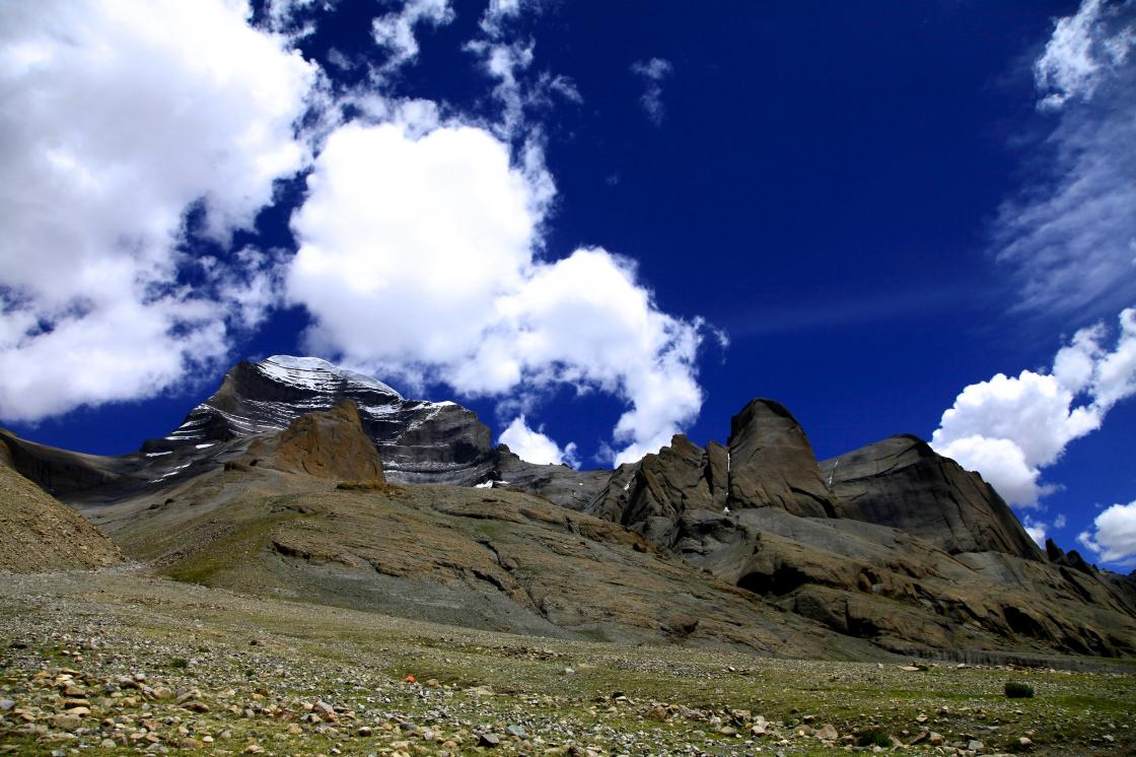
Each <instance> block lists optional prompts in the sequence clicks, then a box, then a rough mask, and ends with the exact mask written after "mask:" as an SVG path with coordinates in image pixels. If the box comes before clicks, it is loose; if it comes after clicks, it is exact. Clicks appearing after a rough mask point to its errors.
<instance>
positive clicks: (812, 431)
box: [0, 0, 1136, 566]
mask: <svg viewBox="0 0 1136 757" xmlns="http://www.w3.org/2000/svg"><path fill="white" fill-rule="evenodd" d="M214 6H216V7H214ZM250 10H251V13H250V12H249V11H250ZM166 11H167V13H166V15H162V14H161V13H158V12H157V11H154V10H150V11H147V10H146V9H145V8H141V7H140V8H139V9H137V10H135V11H131V12H129V13H125V14H123V13H122V12H121V11H120V12H118V14H117V15H116V13H115V12H110V11H107V10H106V9H105V8H103V7H101V6H100V5H99V4H98V3H93V2H92V3H86V2H82V3H71V4H66V3H59V4H52V3H45V4H42V5H40V4H36V5H35V6H34V7H32V6H26V7H25V8H16V9H13V8H11V7H9V8H6V9H5V10H4V13H5V14H7V15H8V16H9V18H6V19H4V20H5V21H6V22H7V23H4V24H0V26H3V27H4V28H5V29H6V31H5V32H0V40H2V42H3V44H4V54H3V56H2V57H0V72H2V73H3V76H4V78H5V82H6V85H7V86H9V87H10V91H13V92H15V93H16V95H15V96H14V97H13V99H12V107H11V108H9V107H6V108H5V111H6V113H5V115H4V117H3V121H2V122H0V128H2V129H3V130H4V133H5V134H7V135H8V138H6V139H5V140H4V141H5V142H6V143H7V145H8V147H6V148H4V149H5V152H6V153H7V151H8V150H9V149H11V150H12V151H13V154H15V151H16V150H19V154H20V155H23V156H32V157H29V158H27V159H26V160H23V161H15V162H14V163H13V165H12V166H10V167H9V168H8V169H6V173H5V174H4V175H3V177H2V178H3V180H4V183H5V184H6V185H7V186H8V188H7V189H6V190H5V191H4V193H3V194H2V195H0V203H2V204H0V218H3V219H5V220H4V224H5V226H6V227H8V228H11V229H14V230H15V232H16V233H14V234H12V235H11V238H10V239H9V241H8V242H7V243H6V244H5V246H4V247H3V248H0V259H3V260H5V261H6V262H5V263H4V265H3V267H2V268H0V305H3V308H2V311H3V312H2V315H3V318H4V319H5V321H4V323H3V327H4V328H3V330H2V331H0V350H2V357H0V361H2V362H0V365H2V367H3V373H4V374H5V375H7V376H9V379H8V380H7V381H6V382H3V383H5V385H4V386H2V387H0V419H3V421H4V422H5V424H6V425H7V426H8V427H10V428H12V429H14V430H15V431H16V432H17V433H20V434H22V435H24V436H27V437H29V438H32V439H36V440H39V441H43V442H47V443H50V444H56V445H59V446H63V447H67V448H72V449H81V450H85V451H91V452H100V453H118V452H124V451H128V450H131V449H135V448H136V447H137V446H138V444H139V443H140V441H141V440H142V439H144V438H147V437H151V436H158V435H162V434H163V433H164V432H165V431H167V430H168V429H169V428H171V427H173V426H176V425H177V424H178V423H179V422H180V420H181V417H182V416H183V415H184V413H185V412H187V411H188V409H189V408H190V407H191V406H192V405H193V404H195V403H196V402H197V401H199V400H200V399H202V398H203V397H205V396H207V395H208V394H210V393H211V392H212V391H213V390H214V388H215V387H216V384H217V383H218V381H219V378H220V375H221V373H223V370H224V368H225V367H226V366H227V365H229V364H230V363H232V362H235V361H236V360H237V359H239V358H241V357H259V356H264V355H269V354H273V353H291V354H306V353H316V354H320V355H321V356H323V357H327V358H330V359H335V360H340V361H342V362H345V363H348V364H351V365H352V366H354V367H358V368H362V369H366V370H370V371H372V372H374V373H376V374H378V375H379V377H380V378H383V379H384V380H386V381H388V382H389V383H392V384H394V385H396V386H398V387H400V388H402V389H403V390H404V392H405V393H408V394H414V395H419V394H420V395H422V396H426V397H429V398H431V399H441V398H455V399H458V400H459V401H461V402H463V404H466V405H467V406H470V407H472V408H474V409H475V410H477V411H478V413H479V414H480V415H481V417H482V418H483V419H484V420H485V421H486V422H487V423H489V424H490V425H492V426H493V427H494V431H495V433H497V434H499V433H501V432H502V431H505V430H506V429H507V428H509V427H510V426H512V428H513V432H514V433H513V434H512V435H507V436H506V439H507V440H512V441H514V446H517V444H519V443H521V442H524V441H526V440H527V441H528V442H533V443H536V444H537V446H536V447H534V449H536V450H541V451H547V450H550V449H551V450H553V451H554V453H555V454H558V455H560V456H561V457H563V458H565V459H568V458H571V459H574V460H578V461H579V462H580V464H582V465H583V466H585V467H596V466H603V465H610V464H611V462H612V459H613V456H615V457H616V458H617V459H632V458H634V457H637V456H638V454H640V453H641V452H643V451H647V450H650V449H654V448H657V445H658V443H659V440H660V439H665V438H669V434H670V433H671V432H672V431H674V430H683V431H685V432H686V433H688V435H689V436H690V437H691V438H692V439H694V440H695V441H696V442H699V443H703V442H705V441H707V440H710V439H724V437H725V436H726V434H727V433H728V428H729V418H730V416H731V415H732V414H733V413H734V412H736V411H737V410H738V409H740V407H741V406H742V405H743V404H744V403H745V402H746V401H748V400H749V399H750V398H752V397H754V396H767V397H773V398H776V399H778V400H780V401H782V402H784V403H785V404H786V405H787V406H788V407H789V408H790V409H791V410H792V411H793V412H794V413H795V414H796V415H797V417H798V419H799V420H800V421H801V422H802V424H803V425H804V427H805V429H806V430H807V432H808V433H809V436H810V439H811V440H812V442H813V445H814V447H815V449H816V451H817V453H818V456H820V457H826V456H831V455H835V454H838V453H840V452H844V451H847V450H850V449H852V448H855V447H857V446H860V445H862V444H865V443H868V442H871V441H875V440H877V439H880V438H883V437H885V436H888V435H891V434H894V433H901V432H908V433H915V434H918V435H920V436H922V437H924V438H927V439H930V438H931V437H932V434H933V433H934V432H935V431H936V430H937V429H940V433H939V434H938V435H937V437H936V442H935V444H936V447H937V448H939V449H940V450H941V451H944V452H945V453H948V454H951V455H952V456H954V457H957V458H958V459H960V461H962V462H963V463H964V464H968V467H973V468H978V469H979V470H981V471H982V472H983V473H984V474H985V475H986V476H987V478H988V479H990V480H992V481H995V482H996V483H998V484H999V486H1000V488H1001V489H1002V490H1003V491H1004V492H1011V493H1012V496H1011V495H1008V497H1009V498H1011V499H1014V500H1015V501H1016V502H1017V503H1018V504H1019V505H1020V507H1019V510H1018V511H1019V513H1020V514H1021V515H1022V516H1023V517H1024V518H1025V519H1026V520H1027V524H1028V525H1030V526H1031V528H1033V529H1034V530H1035V531H1036V532H1037V533H1039V534H1040V533H1041V532H1042V531H1044V532H1045V533H1047V534H1049V535H1051V536H1053V537H1054V538H1055V539H1056V540H1057V541H1058V542H1059V543H1060V544H1062V545H1063V546H1065V547H1066V548H1070V547H1075V546H1076V547H1077V548H1079V549H1081V550H1082V551H1086V552H1087V554H1088V556H1089V557H1092V558H1097V559H1101V560H1105V561H1107V562H1108V563H1109V564H1112V565H1115V566H1123V565H1126V564H1128V563H1130V562H1131V560H1132V559H1133V558H1134V556H1136V466H1133V465H1132V450H1133V442H1134V441H1136V401H1134V400H1132V399H1131V398H1130V397H1129V395H1130V394H1132V392H1133V391H1136V378H1134V376H1136V357H1134V355H1136V331H1132V332H1131V333H1127V336H1125V335H1122V334H1121V331H1122V325H1121V323H1122V321H1121V320H1120V319H1121V317H1122V316H1121V313H1122V311H1123V310H1124V309H1125V308H1128V307H1133V306H1136V271H1134V270H1133V259H1134V258H1136V252H1134V250H1136V241H1134V240H1136V164H1134V161H1136V158H1133V156H1132V154H1131V153H1132V152H1133V151H1132V150H1131V148H1130V145H1131V144H1132V141H1131V138H1133V137H1136V126H1133V124H1134V123H1136V116H1134V114H1136V95H1134V94H1133V93H1136V86H1133V85H1134V84H1136V76H1134V71H1136V49H1133V47H1134V45H1136V42H1134V41H1133V40H1136V3H1133V2H1132V1H1131V0H1129V1H1128V2H1117V1H1116V0H1113V2H1102V1H1095V0H1087V1H1086V2H1084V3H1077V2H1002V3H993V4H989V3H987V4H980V3H970V2H957V1H951V2H947V1H945V0H944V1H943V2H922V3H911V2H899V1H896V2H881V3H873V4H870V5H869V4H834V3H821V2H772V3H749V4H727V3H721V4H708V5H703V6H700V7H699V8H698V9H697V10H691V7H690V6H689V5H687V4H680V3H647V2H626V3H559V2H552V1H551V0H548V1H545V2H539V1H536V0H522V1H521V2H519V3H513V2H508V1H507V0H494V2H492V3H491V4H489V5H486V4H485V3H483V2H452V3H448V2H446V1H445V0H409V2H386V3H380V2H374V1H373V0H367V1H365V2H364V1H362V0H359V1H355V2H352V1H351V0H339V1H338V2H334V3H331V2H321V1H320V0H314V1H311V0H309V1H308V2H303V1H302V0H301V1H299V2H295V1H293V2H274V3H269V4H261V3H256V4H254V7H252V8H251V9H250V8H249V7H248V6H244V5H242V3H240V2H221V0H217V2H212V1H211V2H207V3H202V4H200V5H199V6H197V7H196V10H193V11H187V10H186V9H181V10H178V11H176V12H175V11H172V10H170V9H166ZM186 13H189V14H190V15H189V16H187V17H185V18H175V16H176V15H177V14H186ZM148 14H149V15H152V16H153V18H149V17H147V16H148ZM173 28H177V29H179V30H180V32H179V33H178V34H173V33H171V31H170V30H171V29H173ZM100 31H101V32H103V33H104V34H103V37H104V38H106V39H109V40H110V41H111V42H112V43H113V44H112V47H113V48H114V50H115V51H116V52H115V54H114V55H112V56H110V60H109V62H108V60H107V59H106V57H105V56H104V57H101V58H100V57H99V55H98V54H97V53H95V52H91V53H89V54H88V53H87V52H85V47H86V46H89V47H90V48H91V50H95V49H96V48H97V46H96V45H95V42H94V41H93V40H87V39H85V38H84V35H88V36H90V37H92V38H94V37H97V36H98V32H100ZM68 32H70V33H71V34H72V39H74V38H76V37H75V35H78V39H79V42H78V44H77V45H72V46H70V47H67V46H63V45H62V43H60V42H59V40H60V39H63V38H64V37H66V34H67V33H68ZM182 38H184V40H188V41H189V42H187V43H186V45H182V44H181V42H180V41H179V40H180V39H182ZM190 43H193V45H195V46H193V47H192V50H193V52H192V54H191V53H190V52H188V48H189V47H190ZM115 56H117V58H116V57H115ZM132 56H135V57H132ZM194 60H197V61H201V60H204V61H207V62H209V64H210V66H212V70H211V71H210V70H203V67H202V66H200V65H197V64H195V63H194V62H193V61H194ZM139 61H146V64H145V65H139ZM205 68H206V69H208V68H209V67H208V66H207V67H205ZM145 69H152V71H149V72H148V71H147V70H145ZM217 72H222V73H221V74H218V73H217ZM151 73H152V74H153V75H152V76H151V75H150V74H151ZM76 81H77V82H78V83H76ZM37 93H38V94H37ZM43 93H48V94H49V95H57V97H50V96H44V95H43ZM89 98H91V99H89ZM104 103H108V105H107V106H106V107H107V110H106V112H105V113H104V112H103V111H101V110H100V108H101V107H102V105H103V104H104ZM111 106H113V108H112V107H111ZM128 118H129V121H127V120H126V119H128ZM115 119H122V121H121V122H119V121H116V120H115ZM108 135H117V136H116V137H115V138H111V136H108ZM1126 146H1127V149H1126ZM37 160H38V161H39V162H36V161H37ZM45 176H46V177H47V178H44V177H45ZM49 179H50V180H49ZM28 218H30V219H33V220H32V221H26V220H25V219H28ZM61 218H62V220H61ZM471 240H472V241H471ZM76 249H79V250H81V251H82V252H81V253H76V252H75V250H76ZM202 261H206V262H204V263H203V262H202ZM124 303H126V305H124ZM1132 318H1136V316H1130V317H1129V320H1130V321H1131V320H1132ZM1098 324H1099V325H1098ZM1094 328H1095V329H1096V330H1095V331H1093V330H1090V331H1086V329H1094ZM1133 328H1136V327H1133ZM1078 334H1080V336H1079V337H1078V336H1077V335H1078ZM1063 348H1064V349H1063ZM1059 355H1061V356H1062V357H1061V360H1060V361H1059V362H1060V369H1059V367H1058V366H1055V359H1057V357H1058V356H1059ZM1022 371H1028V372H1029V374H1027V375H1022V374H1021V372H1022ZM996 374H1005V375H1006V376H1009V377H1010V378H1009V379H1006V380H1005V381H1004V382H1002V383H999V382H997V381H994V380H992V379H993V377H995V376H996ZM968 387H969V389H968ZM964 389H967V391H966V392H964ZM44 397H50V398H51V399H50V400H48V399H43V398H44ZM952 408H953V410H954V414H953V416H952V417H951V418H950V419H944V418H943V416H944V412H945V411H948V410H949V409H952ZM522 417H523V421H522V422H521V423H518V419H521V418H522ZM518 434H520V435H518ZM542 435H543V436H542ZM545 437H547V438H545ZM569 444H572V445H574V446H573V447H572V448H569ZM534 454H539V453H535V452H534ZM621 455H622V457H620V456H621ZM1003 482H1004V483H1003ZM1126 503H1131V504H1126ZM1105 513H1107V517H1104V514H1105ZM1101 518H1103V520H1101ZM1082 534H1083V538H1081V539H1080V541H1078V536H1079V535H1082Z"/></svg>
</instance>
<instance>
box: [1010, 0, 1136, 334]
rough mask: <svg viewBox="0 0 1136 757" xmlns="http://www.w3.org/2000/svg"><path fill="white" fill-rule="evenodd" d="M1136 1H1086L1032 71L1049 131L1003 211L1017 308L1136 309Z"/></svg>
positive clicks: (1061, 24) (1079, 312)
mask: <svg viewBox="0 0 1136 757" xmlns="http://www.w3.org/2000/svg"><path fill="white" fill-rule="evenodd" d="M1134 47H1136V2H1133V0H1123V1H1122V2H1112V3H1106V2H1102V0H1085V2H1083V3H1082V5H1081V7H1080V10H1079V11H1078V12H1077V13H1076V14H1075V15H1073V16H1069V17H1066V18H1062V19H1059V20H1058V21H1057V23H1056V26H1055V28H1054V31H1053V34H1052V36H1051V38H1050V40H1049V42H1048V44H1047V45H1046V48H1045V52H1044V54H1043V55H1042V56H1041V57H1040V58H1039V59H1038V60H1037V62H1036V64H1035V66H1034V75H1035V80H1036V84H1037V90H1038V94H1039V103H1038V104H1039V108H1040V110H1041V111H1042V113H1043V114H1044V117H1045V118H1047V119H1052V120H1053V124H1054V125H1053V129H1052V131H1051V133H1050V134H1049V135H1048V138H1047V139H1046V140H1045V142H1044V143H1042V144H1040V145H1038V147H1037V150H1036V151H1035V152H1034V153H1032V155H1033V159H1032V161H1031V162H1030V163H1028V164H1027V169H1028V171H1027V175H1028V176H1029V177H1030V180H1029V181H1027V183H1026V184H1025V185H1024V186H1023V187H1022V190H1021V191H1020V192H1019V193H1018V194H1017V195H1016V196H1014V197H1012V198H1010V199H1009V200H1008V201H1007V202H1006V203H1004V205H1003V206H1002V208H1001V209H1000V211H999V214H998V219H997V222H996V224H995V228H994V253H995V255H996V257H997V259H998V260H999V261H1001V262H1002V263H1004V264H1005V265H1007V266H1010V267H1011V268H1012V269H1013V271H1014V272H1015V275H1016V278H1017V282H1018V286H1019V289H1020V303H1019V304H1020V306H1021V307H1023V308H1025V309H1029V310H1034V311H1038V312H1048V313H1052V312H1057V313H1063V314H1071V315H1073V316H1077V317H1085V316H1086V315H1087V316H1089V317H1095V316H1099V315H1101V314H1104V313H1108V312H1115V311H1116V310H1118V309H1120V308H1121V307H1124V306H1125V305H1128V304H1131V303H1132V302H1133V301H1134V300H1136V213H1133V212H1132V208H1134V207H1136V150H1133V149H1132V148H1131V145H1133V144H1136V97H1133V96H1132V92H1133V90H1134V89H1136V55H1134V54H1133V53H1132V51H1133V48H1134Z"/></svg>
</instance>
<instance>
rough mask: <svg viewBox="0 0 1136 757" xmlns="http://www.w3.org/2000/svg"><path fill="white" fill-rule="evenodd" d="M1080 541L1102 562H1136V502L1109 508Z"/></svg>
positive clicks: (1099, 516) (1097, 518) (1080, 536)
mask: <svg viewBox="0 0 1136 757" xmlns="http://www.w3.org/2000/svg"><path fill="white" fill-rule="evenodd" d="M1077 541H1078V542H1080V543H1081V545H1082V546H1084V547H1085V548H1086V549H1088V550H1090V551H1091V552H1093V553H1094V554H1095V555H1096V556H1097V557H1098V558H1099V559H1100V560H1101V561H1103V562H1109V563H1122V564H1129V565H1130V564H1132V563H1133V562H1134V561H1136V501H1133V502H1129V503H1128V504H1127V505H1113V506H1112V507H1109V508H1108V509H1106V510H1105V511H1104V512H1102V513H1101V514H1100V515H1098V516H1097V517H1096V519H1095V520H1093V524H1092V526H1091V527H1090V528H1089V529H1088V530H1087V531H1082V532H1081V534H1080V535H1079V536H1078V537H1077Z"/></svg>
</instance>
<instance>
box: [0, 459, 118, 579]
mask: <svg viewBox="0 0 1136 757" xmlns="http://www.w3.org/2000/svg"><path fill="white" fill-rule="evenodd" d="M0 448H3V445H0ZM4 449H6V448H4ZM5 457H6V456H5ZM121 560H122V554H121V553H120V552H119V550H118V547H116V546H115V545H114V544H113V543H112V542H111V541H110V540H109V539H107V538H106V537H105V536H104V535H103V534H102V533H100V532H99V530H98V529H97V528H95V527H94V526H93V525H91V524H90V523H89V522H88V521H87V520H86V519H85V518H84V517H83V516H81V515H79V514H78V513H76V512H75V511H74V510H72V509H71V508H70V507H68V506H67V505H64V504H63V503H61V502H58V501H56V500H55V499H53V498H52V497H51V496H50V495H48V494H46V493H45V492H44V491H43V490H42V489H40V488H39V487H38V486H36V485H35V484H33V483H32V482H31V481H29V480H27V479H26V478H24V477H23V476H21V475H20V474H18V473H16V471H14V470H13V469H12V468H11V467H9V466H8V465H7V464H5V462H4V459H3V458H0V571H10V572H14V573H37V572H42V571H49V570H69V569H73V568H98V567H102V566H105V565H111V564H114V563H117V562H121Z"/></svg>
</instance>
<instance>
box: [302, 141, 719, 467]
mask: <svg viewBox="0 0 1136 757" xmlns="http://www.w3.org/2000/svg"><path fill="white" fill-rule="evenodd" d="M526 157H527V156H522V160H521V162H520V164H519V165H514V162H513V161H512V160H511V154H510V149H509V147H508V145H506V144H505V143H503V142H501V141H500V140H498V139H497V138H495V137H494V136H493V135H491V134H490V133H489V132H487V131H485V130H484V129H480V128H475V127H470V126H463V125H460V124H450V125H439V126H437V127H436V128H433V129H432V130H428V131H426V132H425V133H415V132H414V131H413V130H411V129H409V128H407V126H406V125H400V124H395V123H385V124H378V125H362V124H349V125H346V126H344V127H342V128H340V129H338V130H337V131H335V132H334V133H333V134H331V136H330V137H329V138H328V140H327V144H326V146H325V148H324V150H323V152H322V153H321V154H320V156H319V157H318V159H317V160H316V162H315V165H314V170H313V171H312V173H311V174H310V176H309V179H308V198H307V200H306V202H305V203H304V205H303V207H302V208H301V209H300V210H299V211H298V212H297V213H296V214H295V216H294V217H293V230H294V232H295V234H296V237H297V240H298V241H299V244H300V249H299V251H298V253H297V255H296V257H295V258H294V260H293V262H292V264H291V267H290V269H289V272H288V278H287V288H288V292H289V295H290V297H291V298H292V299H293V300H294V301H296V302H298V303H302V304H304V305H305V306H306V307H307V308H308V310H309V312H310V313H311V314H312V316H313V318H314V325H313V327H312V328H311V329H310V331H309V334H308V343H309V345H310V347H311V349H312V350H314V351H316V352H320V353H325V354H335V355H339V356H341V357H342V358H343V359H344V360H346V361H347V362H350V363H352V364H355V365H356V366H358V367H363V368H367V369H369V370H372V371H376V372H379V373H381V374H382V375H393V376H398V377H401V378H402V379H403V380H405V381H409V382H410V383H412V384H419V385H421V384H424V383H431V382H444V383H446V384H448V385H450V386H451V387H453V388H454V389H456V390H457V391H458V392H460V393H462V394H465V395H469V396H502V395H506V394H516V393H525V392H538V393H539V392H540V391H542V390H545V389H547V388H549V387H551V386H553V385H556V384H564V383H566V384H570V385H573V386H575V387H577V388H579V389H580V390H582V391H587V390H591V389H599V390H602V391H605V392H609V393H611V394H614V395H615V396H617V397H620V398H622V399H624V400H625V401H626V402H627V403H628V405H629V407H628V409H627V411H626V412H625V413H624V414H623V416H622V417H621V418H620V419H619V421H618V423H617V425H616V427H615V429H614V432H613V441H614V443H615V444H617V445H619V446H621V449H620V451H619V452H618V453H617V454H616V460H617V462H618V461H623V460H625V459H634V458H636V457H638V456H639V455H641V454H643V453H644V452H647V451H653V450H655V449H657V448H658V447H660V446H662V445H663V444H665V443H667V441H668V440H669V439H670V437H671V435H673V434H674V433H676V432H677V431H678V430H680V428H681V427H682V426H683V425H685V424H686V423H688V422H690V421H691V420H692V419H693V418H694V417H695V416H696V415H697V413H698V410H699V409H700V406H701V402H702V391H701V388H700V387H699V385H698V382H697V379H696V371H695V358H696V356H697V352H698V347H699V344H700V342H701V340H702V336H703V331H704V329H703V327H702V324H701V322H700V321H687V320H683V319H680V318H676V317H673V316H670V315H668V314H666V313H664V312H662V311H661V310H659V308H658V307H657V306H656V305H655V303H654V301H653V297H652V295H651V292H650V291H649V290H647V289H646V288H645V287H644V286H643V285H642V284H641V283H639V280H638V276H637V272H636V270H635V267H634V265H633V264H632V263H631V262H630V261H627V260H625V259H622V258H620V257H618V256H616V255H613V254H611V253H609V252H608V251H606V250H604V249H602V248H582V249H578V250H576V251H575V252H573V253H572V254H571V255H569V256H568V257H566V258H564V259H561V260H558V261H556V262H552V263H548V262H542V261H540V260H539V259H537V258H536V257H535V256H534V250H536V249H538V248H539V247H540V243H541V239H540V236H539V227H540V225H541V223H542V221H543V220H544V217H545V213H546V210H547V207H548V203H549V201H550V199H551V197H550V194H551V192H552V191H553V187H552V184H551V179H550V178H549V177H548V176H547V174H546V173H543V172H541V171H534V170H533V169H532V167H531V166H527V165H526V163H527V162H528V161H527V160H526V159H525V158H526Z"/></svg>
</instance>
